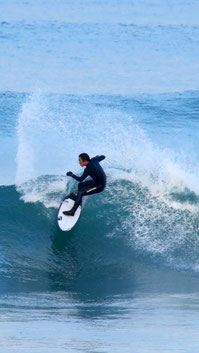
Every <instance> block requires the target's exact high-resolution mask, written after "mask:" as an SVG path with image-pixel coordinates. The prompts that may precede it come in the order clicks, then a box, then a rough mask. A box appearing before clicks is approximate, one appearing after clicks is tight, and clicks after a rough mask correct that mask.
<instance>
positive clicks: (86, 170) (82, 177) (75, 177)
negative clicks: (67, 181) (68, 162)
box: [72, 167, 89, 181]
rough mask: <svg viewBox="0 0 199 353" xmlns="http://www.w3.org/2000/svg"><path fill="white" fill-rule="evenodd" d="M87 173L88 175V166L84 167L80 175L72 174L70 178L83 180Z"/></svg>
mask: <svg viewBox="0 0 199 353" xmlns="http://www.w3.org/2000/svg"><path fill="white" fill-rule="evenodd" d="M88 175H89V174H88V168H87V167H86V168H85V170H84V173H83V174H82V176H80V177H78V176H77V175H75V174H73V175H72V178H74V179H75V180H77V181H83V180H84V179H86V178H87V176H88Z"/></svg>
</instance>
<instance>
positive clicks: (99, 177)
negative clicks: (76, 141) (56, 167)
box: [63, 153, 106, 216]
mask: <svg viewBox="0 0 199 353" xmlns="http://www.w3.org/2000/svg"><path fill="white" fill-rule="evenodd" d="M103 159H105V156H96V157H93V158H91V159H90V157H89V155H88V154H87V153H81V154H80V155H79V164H80V165H81V167H86V168H85V169H84V172H83V174H82V176H80V177H78V176H77V175H75V174H73V173H72V172H67V173H66V175H67V176H70V177H72V178H74V179H75V180H77V181H79V184H78V192H77V194H76V200H75V203H74V206H73V207H72V209H71V210H70V211H64V212H63V214H64V215H65V216H74V214H75V211H76V209H77V208H78V206H79V205H80V204H81V201H82V197H83V196H86V195H87V196H88V195H93V194H97V193H99V192H102V191H103V190H104V188H105V186H106V174H105V172H104V170H103V168H102V167H101V165H100V164H99V162H101V161H103ZM88 176H90V177H91V178H92V179H89V180H87V181H83V180H84V179H86V178H87V177H88Z"/></svg>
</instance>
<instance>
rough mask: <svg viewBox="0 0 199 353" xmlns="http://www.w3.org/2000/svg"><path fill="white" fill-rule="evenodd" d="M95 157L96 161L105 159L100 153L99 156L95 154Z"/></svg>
mask: <svg viewBox="0 0 199 353" xmlns="http://www.w3.org/2000/svg"><path fill="white" fill-rule="evenodd" d="M95 158H96V159H97V160H98V162H101V161H103V159H105V158H106V157H105V156H104V155H101V156H96V157H95Z"/></svg>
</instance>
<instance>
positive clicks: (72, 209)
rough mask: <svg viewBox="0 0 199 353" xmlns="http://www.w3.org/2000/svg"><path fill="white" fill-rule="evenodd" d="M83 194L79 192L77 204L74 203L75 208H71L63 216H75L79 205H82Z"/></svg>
mask: <svg viewBox="0 0 199 353" xmlns="http://www.w3.org/2000/svg"><path fill="white" fill-rule="evenodd" d="M83 194H84V191H78V193H77V196H76V199H75V203H74V205H73V207H72V208H71V210H69V211H64V212H63V214H64V215H65V216H74V214H75V211H76V210H77V208H78V207H79V205H81V202H82V196H83Z"/></svg>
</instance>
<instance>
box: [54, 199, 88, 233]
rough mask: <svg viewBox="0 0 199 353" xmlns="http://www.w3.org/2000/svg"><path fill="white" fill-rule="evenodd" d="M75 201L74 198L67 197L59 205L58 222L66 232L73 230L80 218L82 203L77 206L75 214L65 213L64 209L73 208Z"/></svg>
mask: <svg viewBox="0 0 199 353" xmlns="http://www.w3.org/2000/svg"><path fill="white" fill-rule="evenodd" d="M74 203H75V201H74V200H72V198H70V197H67V198H65V199H64V200H63V201H62V203H61V205H60V207H59V211H58V215H57V223H58V226H59V228H60V229H61V230H62V231H64V232H65V231H69V230H71V229H72V228H73V227H74V225H75V224H76V223H77V221H78V219H79V216H80V213H81V209H82V207H81V205H80V206H79V207H78V208H77V210H76V212H75V214H74V216H65V215H64V214H63V212H64V211H69V210H71V208H72V207H73V205H74Z"/></svg>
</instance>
